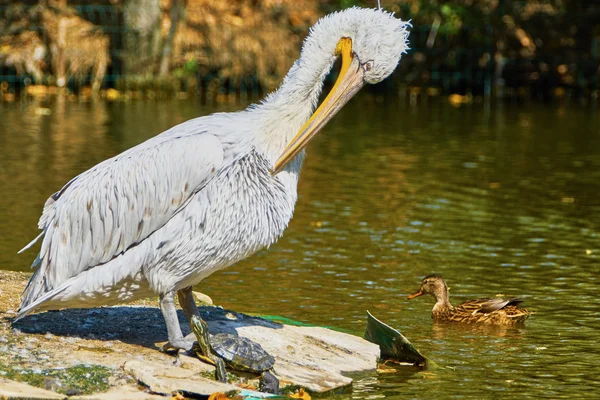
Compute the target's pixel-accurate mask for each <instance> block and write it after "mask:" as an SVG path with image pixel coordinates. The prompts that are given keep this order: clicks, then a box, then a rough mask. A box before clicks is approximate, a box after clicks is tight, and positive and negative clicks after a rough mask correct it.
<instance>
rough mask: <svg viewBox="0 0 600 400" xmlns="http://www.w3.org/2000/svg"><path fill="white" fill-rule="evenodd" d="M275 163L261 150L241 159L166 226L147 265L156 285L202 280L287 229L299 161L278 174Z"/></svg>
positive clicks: (159, 288) (177, 285) (159, 287)
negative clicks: (272, 163)
mask: <svg viewBox="0 0 600 400" xmlns="http://www.w3.org/2000/svg"><path fill="white" fill-rule="evenodd" d="M297 163H301V160H298V161H297V162H296V164H297ZM270 165H271V164H270V163H269V162H268V161H267V160H266V159H265V158H264V157H262V156H261V155H260V154H259V153H257V152H256V151H251V152H250V153H248V154H247V155H245V156H243V157H241V158H239V159H237V160H236V161H234V162H232V163H231V164H229V165H227V166H226V167H224V168H223V169H222V170H221V171H220V172H219V173H218V174H217V176H216V177H215V178H214V179H212V180H211V181H210V182H209V183H208V184H207V185H206V186H205V187H204V188H202V189H201V190H200V191H199V192H198V193H197V194H196V195H194V196H193V197H192V198H191V200H190V202H189V204H187V205H186V206H185V207H184V209H183V210H182V211H181V212H180V213H179V214H177V215H176V216H175V217H173V218H172V219H171V220H170V221H169V222H168V223H167V224H166V225H165V226H164V228H163V229H162V230H161V232H160V234H159V235H157V237H156V238H154V240H153V245H154V247H155V254H154V257H153V258H154V262H149V263H147V266H146V267H145V275H146V277H147V279H148V280H149V282H150V285H151V286H152V287H153V288H155V289H156V290H157V291H159V292H164V290H165V289H168V287H169V286H171V288H170V289H173V288H175V289H180V288H183V287H186V286H189V285H193V284H196V283H198V282H199V281H200V280H202V279H203V278H205V277H206V276H208V275H210V274H211V273H213V272H215V271H217V270H219V269H222V268H225V267H228V266H230V265H231V264H233V263H235V262H237V261H239V260H241V259H243V258H245V257H247V256H249V255H251V254H253V253H255V252H256V251H258V250H260V249H262V248H264V247H266V246H269V245H270V244H272V243H274V242H275V241H276V240H277V239H278V238H279V237H280V236H281V235H282V234H283V231H284V230H285V228H286V227H287V224H288V223H289V221H290V219H291V218H292V215H293V211H294V205H295V203H296V198H297V181H298V173H297V170H299V166H298V168H291V169H289V170H286V171H283V172H281V173H279V174H277V175H276V176H272V175H271V173H270ZM157 233H158V232H157ZM170 289H168V290H170Z"/></svg>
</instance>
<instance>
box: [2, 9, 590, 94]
mask: <svg viewBox="0 0 600 400" xmlns="http://www.w3.org/2000/svg"><path fill="white" fill-rule="evenodd" d="M376 3H377V2H376V1H374V0H373V1H360V0H325V1H317V0H235V1H212V0H24V1H7V0H2V1H1V2H0V89H1V90H2V95H3V97H4V99H5V100H7V99H8V100H11V99H12V98H13V95H14V94H19V93H21V92H23V91H25V92H27V93H30V94H32V93H39V92H40V91H42V92H45V91H47V89H42V88H40V87H39V85H44V86H49V87H58V88H61V87H66V88H68V89H69V91H70V92H71V93H76V94H81V95H82V96H87V95H90V93H93V92H98V93H100V92H102V93H103V94H105V92H104V91H105V90H106V89H114V90H116V91H117V92H115V91H113V90H110V91H109V92H108V96H109V97H110V96H113V97H114V96H117V95H119V94H123V93H122V92H127V91H131V92H133V93H129V94H133V95H144V93H145V92H146V91H151V92H152V93H153V94H157V92H160V93H162V92H164V93H167V94H173V93H177V92H180V93H181V92H186V93H191V94H195V95H199V96H201V97H202V98H204V99H206V98H208V99H207V100H208V101H212V100H215V98H218V97H219V96H221V95H223V94H225V95H228V96H230V95H232V94H235V95H236V96H238V97H239V96H242V97H243V96H247V95H250V96H260V95H262V94H263V93H264V92H265V91H269V90H272V89H273V88H275V87H276V86H277V85H278V83H279V82H280V81H281V79H282V77H283V76H284V75H285V73H286V72H287V70H288V68H289V67H290V65H291V64H292V62H293V60H295V59H296V58H297V56H298V54H299V49H300V45H301V42H302V40H303V38H304V37H305V35H306V33H307V31H308V28H309V27H310V26H311V25H312V24H313V23H314V22H315V21H316V20H317V19H318V18H319V17H320V16H322V15H324V14H326V13H329V12H331V11H335V10H339V9H341V8H345V7H349V6H352V5H360V6H368V7H373V6H375V5H376ZM382 3H383V7H384V8H385V9H386V10H390V11H394V12H395V13H396V15H397V16H398V17H400V18H402V19H405V20H411V21H412V24H413V29H412V32H411V35H410V47H411V50H410V53H409V54H410V56H409V57H405V58H404V59H403V61H402V63H401V64H400V67H399V68H398V69H397V70H396V72H395V74H394V76H393V78H392V79H388V80H387V81H386V82H385V83H383V84H382V85H381V87H379V88H377V90H382V87H383V88H385V89H386V90H397V91H399V92H401V94H402V93H409V94H410V95H413V96H415V95H427V96H435V95H439V94H443V95H451V94H455V95H460V96H484V97H486V96H492V97H509V98H514V97H518V98H535V99H544V100H546V99H551V98H562V97H574V98H580V99H587V100H590V99H593V100H594V101H595V100H596V98H597V96H598V80H599V77H600V70H599V65H600V64H599V58H598V53H599V51H600V24H598V23H597V21H599V20H600V3H598V2H593V1H584V0H530V1H520V0H448V1H442V0H386V1H383V2H382ZM140 91H141V92H140ZM160 93H158V94H159V95H160ZM452 99H453V100H455V101H464V100H465V99H461V98H460V97H456V96H455V97H453V98H452ZM217 100H218V99H217ZM221 100H223V99H221ZM466 100H467V101H468V98H467V99H466Z"/></svg>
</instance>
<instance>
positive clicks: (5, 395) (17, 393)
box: [0, 378, 67, 400]
mask: <svg viewBox="0 0 600 400" xmlns="http://www.w3.org/2000/svg"><path fill="white" fill-rule="evenodd" d="M66 398H67V396H65V395H64V394H59V393H56V392H51V391H49V390H44V389H40V388H38V387H35V386H31V385H28V384H26V383H21V382H15V381H11V380H8V379H3V378H0V399H7V400H8V399H10V400H12V399H33V400H37V399H44V400H54V399H57V400H58V399H61V400H62V399H66Z"/></svg>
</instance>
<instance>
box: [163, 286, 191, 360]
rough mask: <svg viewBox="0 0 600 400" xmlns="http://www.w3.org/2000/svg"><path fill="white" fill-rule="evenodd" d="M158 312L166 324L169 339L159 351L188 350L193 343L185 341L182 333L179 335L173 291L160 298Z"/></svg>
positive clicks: (179, 329)
mask: <svg viewBox="0 0 600 400" xmlns="http://www.w3.org/2000/svg"><path fill="white" fill-rule="evenodd" d="M160 311H161V312H162V315H163V318H164V319H165V323H166V324H167V335H168V337H169V342H168V343H166V344H165V345H164V346H162V347H161V349H160V350H161V351H167V350H169V349H182V350H190V349H191V348H192V345H193V344H194V342H193V341H192V342H190V341H187V340H185V339H184V338H183V333H181V326H180V325H179V318H177V310H176V309H175V292H174V291H172V292H169V293H167V294H164V295H161V296H160Z"/></svg>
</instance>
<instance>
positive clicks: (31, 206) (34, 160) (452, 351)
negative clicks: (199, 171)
mask: <svg viewBox="0 0 600 400" xmlns="http://www.w3.org/2000/svg"><path fill="white" fill-rule="evenodd" d="M380 100H381V99H380ZM235 108H237V107H231V106H220V107H215V108H206V107H202V106H199V105H198V104H195V103H194V102H191V101H157V102H143V101H137V102H131V103H121V102H115V103H105V102H93V103H83V104H80V103H64V102H61V101H58V100H56V101H53V102H50V103H47V104H46V103H39V102H35V101H30V102H26V103H15V104H0V115H1V119H0V121H1V124H0V185H1V186H0V187H1V192H2V193H1V194H2V195H1V196H0V210H1V211H0V227H1V229H0V268H2V269H15V270H23V271H25V270H28V268H29V264H30V262H31V261H32V259H33V257H34V254H33V252H29V253H27V254H25V255H20V256H17V255H16V252H17V250H19V249H20V248H21V247H22V246H23V245H24V244H26V243H27V242H28V241H29V240H30V239H31V238H33V237H35V236H36V235H37V231H36V224H37V218H38V216H39V214H40V211H41V208H42V205H43V203H44V201H45V199H46V198H47V197H48V196H49V195H50V194H51V193H53V192H54V191H56V190H58V189H59V188H60V187H61V186H62V185H63V184H64V183H66V182H67V181H68V180H69V179H70V178H71V177H73V176H75V175H77V174H78V173H80V172H82V171H84V170H85V169H87V168H89V167H91V166H93V165H94V164H96V163H98V162H100V161H102V160H104V159H106V158H108V157H111V156H113V155H115V154H117V153H119V152H121V151H123V150H125V149H127V148H129V147H131V146H133V145H135V144H137V143H139V142H141V141H143V140H144V139H146V138H148V137H151V136H153V135H155V134H157V133H159V132H161V131H163V130H164V129H166V128H168V127H170V126H172V125H174V124H176V123H179V122H182V121H184V120H186V119H189V118H192V117H195V116H198V115H204V114H208V113H210V112H213V111H220V110H225V111H228V110H233V109H235ZM49 112H50V115H48V114H49ZM599 128H600V125H599V121H598V114H597V113H596V112H594V111H593V110H590V109H589V108H583V107H576V106H565V107H563V106H545V107H544V106H540V105H527V106H517V105H507V104H500V105H497V106H493V107H486V106H484V105H472V106H463V107H460V108H454V107H451V106H449V105H447V104H446V103H445V101H443V100H439V101H437V102H436V104H425V105H418V106H414V107H411V106H408V105H406V103H405V102H404V101H395V102H390V101H388V100H386V101H384V102H381V101H380V102H377V101H376V100H375V99H374V98H372V97H371V96H367V95H362V97H361V96H359V98H357V99H355V100H354V101H353V102H351V103H350V104H349V105H348V106H346V108H345V109H344V110H343V111H342V112H341V113H340V114H339V115H338V116H336V118H335V119H334V120H333V121H332V122H331V123H330V124H329V125H328V126H327V128H326V129H325V130H324V131H323V132H322V133H321V134H320V135H319V136H318V137H317V139H315V140H314V142H313V143H311V145H310V146H309V150H308V157H307V159H306V162H305V166H304V168H303V171H302V175H301V180H300V187H299V193H300V195H299V200H298V204H297V206H296V212H295V216H294V219H293V220H292V222H291V224H290V226H289V228H288V230H287V231H286V233H285V235H284V236H283V238H282V239H281V240H280V241H279V242H278V243H277V244H275V245H273V246H272V247H271V248H270V249H269V250H265V251H261V252H260V253H258V254H256V255H255V256H253V257H251V258H249V259H248V260H246V261H244V262H241V263H239V264H237V265H235V266H233V267H230V268H229V269H226V270H224V271H222V272H219V273H216V274H214V275H212V276H211V277H210V278H208V279H207V280H206V281H204V282H203V283H202V284H201V285H200V286H199V287H198V290H201V291H203V292H205V293H207V294H208V295H210V296H211V297H212V298H213V299H214V300H215V302H216V303H217V304H220V305H223V306H224V307H227V308H231V309H235V310H239V311H246V312H251V313H258V314H269V315H280V316H285V317H288V318H293V319H296V320H300V321H303V322H306V323H311V324H317V325H326V326H333V327H336V328H340V329H343V330H346V331H349V332H352V333H356V334H362V332H363V331H364V328H365V321H366V318H365V312H366V310H370V311H371V312H373V313H374V314H375V315H376V316H377V317H379V318H380V319H382V320H384V321H386V322H388V323H389V324H390V325H392V326H394V327H397V328H399V329H400V330H401V331H402V332H403V333H404V334H405V335H406V336H407V337H408V338H409V339H410V340H411V341H412V342H413V344H415V345H416V346H417V347H418V348H419V349H420V350H421V351H422V352H423V353H425V354H426V355H428V356H429V357H430V358H432V359H433V360H435V361H437V362H438V363H439V364H440V365H442V366H445V367H448V368H445V369H443V370H441V371H435V372H419V371H416V370H414V369H409V368H406V369H400V370H399V371H398V372H397V373H393V374H379V375H376V374H370V375H367V376H364V377H359V378H358V379H357V380H356V383H355V385H354V388H353V390H352V391H351V392H349V393H346V394H340V395H338V397H339V398H356V399H375V398H383V397H395V396H402V397H407V396H408V397H409V398H410V397H419V398H445V397H456V398H458V397H486V398H491V397H492V398H500V397H507V396H508V397H518V398H527V397H531V398H539V397H550V398H560V397H564V398H567V397H586V396H589V397H593V396H594V393H595V392H596V393H597V391H598V390H600V383H599V378H598V377H599V375H600V361H599V358H600V346H599V345H598V342H600V299H599V291H598V281H599V272H600V267H599V265H598V260H599V258H600V242H599V233H600V218H599V215H600V129H599ZM434 272H435V273H441V274H443V275H444V276H445V278H446V279H447V281H448V283H449V286H450V287H451V300H453V301H454V302H455V303H458V302H460V301H464V300H467V299H471V298H477V297H485V296H494V295H496V294H504V295H507V296H522V297H523V298H524V299H525V300H526V302H525V305H526V306H527V307H528V308H530V309H532V310H534V311H535V312H536V314H535V315H534V316H533V317H532V318H530V320H529V321H528V322H527V324H526V326H525V327H522V328H518V329H479V328H471V327H463V326H436V325H433V324H432V321H431V317H430V312H431V307H432V305H433V302H432V300H433V299H432V298H423V297H422V298H419V299H416V300H412V301H409V300H407V299H406V295H407V294H409V293H411V292H412V291H414V290H416V289H417V288H418V286H419V281H420V279H421V278H422V277H423V276H424V275H427V274H430V273H434Z"/></svg>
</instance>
